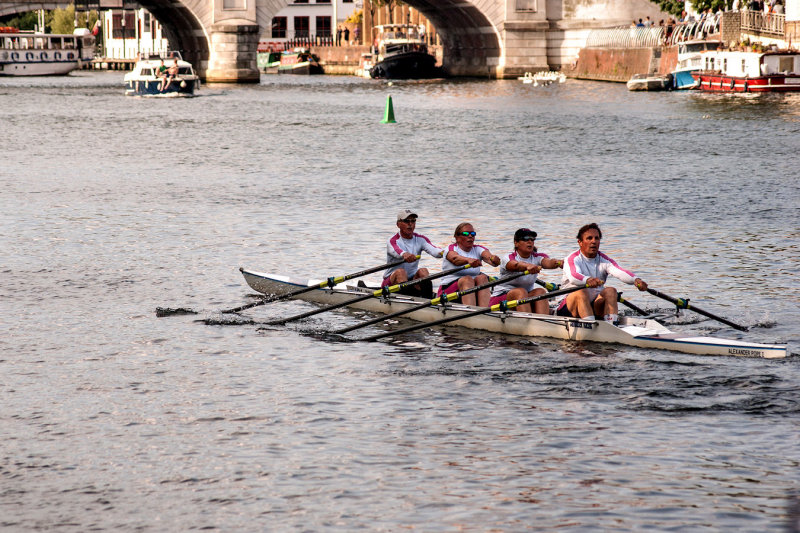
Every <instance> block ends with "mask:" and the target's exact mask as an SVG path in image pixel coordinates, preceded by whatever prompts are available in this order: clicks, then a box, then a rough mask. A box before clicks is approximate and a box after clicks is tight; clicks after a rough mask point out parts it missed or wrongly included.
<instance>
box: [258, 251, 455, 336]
mask: <svg viewBox="0 0 800 533" xmlns="http://www.w3.org/2000/svg"><path fill="white" fill-rule="evenodd" d="M418 257H419V256H418ZM462 268H463V267H458V268H454V269H451V270H447V271H444V272H439V273H437V274H433V275H431V276H428V277H426V278H420V279H412V280H410V281H404V282H403V283H398V284H396V285H390V286H388V287H383V288H380V289H378V290H375V291H372V292H369V293H367V294H364V295H362V296H356V297H355V298H351V299H350V300H346V301H344V302H339V303H338V304H333V305H328V306H326V307H323V308H322V309H314V310H313V311H308V312H306V313H300V314H299V315H294V316H290V317H287V318H279V319H277V320H271V321H269V322H267V323H266V324H267V325H269V326H277V325H280V324H286V323H287V322H293V321H295V320H300V319H301V318H308V317H310V316H314V315H318V314H320V313H324V312H326V311H333V310H334V309H339V308H341V307H346V306H348V305H351V304H354V303H356V302H361V301H364V300H369V299H370V298H380V297H382V296H383V297H388V296H389V295H390V294H391V293H394V292H398V291H399V290H401V289H404V288H406V287H412V286H414V285H418V284H419V283H422V282H423V281H426V280H429V279H435V278H440V277H442V276H446V275H447V274H452V273H453V272H456V271H458V270H462Z"/></svg>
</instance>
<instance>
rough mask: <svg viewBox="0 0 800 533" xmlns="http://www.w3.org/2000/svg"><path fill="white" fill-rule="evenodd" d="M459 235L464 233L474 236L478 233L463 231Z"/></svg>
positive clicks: (467, 235) (466, 235) (465, 235)
mask: <svg viewBox="0 0 800 533" xmlns="http://www.w3.org/2000/svg"><path fill="white" fill-rule="evenodd" d="M459 235H463V236H464V237H474V236H475V235H477V233H475V232H474V231H462V232H461V233H459Z"/></svg>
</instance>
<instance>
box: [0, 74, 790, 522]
mask: <svg viewBox="0 0 800 533" xmlns="http://www.w3.org/2000/svg"><path fill="white" fill-rule="evenodd" d="M287 78H289V79H287ZM123 93H124V91H123V86H122V73H101V72H91V73H89V72H80V73H76V74H75V75H71V76H68V77H65V78H37V79H22V78H3V79H0V121H2V124H3V125H4V128H5V130H4V132H5V135H4V149H3V153H2V156H0V161H1V162H2V164H1V165H0V182H2V187H0V202H2V204H0V205H1V206H2V210H0V241H1V242H2V243H3V251H4V252H5V254H4V265H3V283H2V284H0V297H2V300H3V302H4V303H6V304H7V305H8V306H9V311H8V312H7V313H5V314H4V320H5V322H4V332H5V333H6V334H5V335H3V336H0V347H2V353H3V356H2V357H0V365H1V367H2V375H3V379H2V387H3V391H4V396H3V398H4V405H3V407H4V408H3V424H4V429H5V431H4V435H6V438H5V439H4V442H3V445H2V452H3V457H6V459H7V460H6V461H5V462H4V465H3V466H2V467H0V473H2V475H3V479H4V491H3V492H2V494H0V505H2V508H3V509H5V510H6V513H4V517H3V518H2V519H0V524H2V526H4V527H6V528H8V529H12V530H21V529H38V528H41V529H45V528H60V529H63V530H75V531H85V530H87V529H89V528H92V529H98V530H133V529H137V530H149V531H156V530H176V529H189V528H202V527H205V528H216V529H222V530H237V529H238V530H248V529H253V528H254V526H253V524H254V523H255V524H258V525H257V526H255V528H256V529H264V528H266V529H280V530H287V529H303V530H323V529H325V530H330V529H333V530H342V531H351V530H353V529H356V528H363V529H370V530H391V531H394V530H398V529H403V528H414V527H416V528H421V529H445V530H448V529H467V530H475V531H483V530H486V529H497V530H502V531H516V530H520V529H529V528H538V529H546V530H550V529H555V528H568V529H590V528H592V529H601V530H605V529H608V530H620V529H622V530H644V529H659V530H663V529H667V528H675V529H677V528H681V529H702V528H706V529H707V528H708V527H709V526H708V524H714V528H715V529H728V528H733V527H742V524H747V525H746V526H745V528H747V529H750V530H753V531H764V530H773V531H775V530H781V529H782V528H783V525H784V523H785V518H786V512H787V511H786V509H787V506H788V499H787V498H788V496H789V495H790V494H792V493H796V490H797V488H798V487H797V479H796V476H795V475H794V473H795V470H796V466H797V463H798V461H800V455H798V451H797V450H798V447H797V442H796V440H797V439H796V438H795V437H794V435H796V433H797V431H796V425H797V424H796V423H797V417H798V413H800V409H798V401H797V398H798V388H797V383H798V382H800V375H798V374H799V372H798V367H797V357H796V356H795V357H792V358H789V359H787V360H785V361H762V360H753V359H734V358H704V357H697V356H689V355H683V354H673V353H666V352H651V351H644V350H638V349H633V348H628V347H622V346H616V345H586V344H580V343H568V342H562V341H556V340H552V339H521V338H513V337H509V338H496V337H493V336H489V335H486V334H484V333H479V332H471V331H467V330H465V331H462V330H460V329H458V328H444V329H435V330H430V331H427V330H422V331H418V332H414V333H413V334H410V335H407V336H404V337H402V338H398V339H393V340H391V341H387V342H382V343H358V342H356V343H349V342H339V341H336V340H335V339H333V338H331V336H330V335H326V334H325V333H326V332H327V331H329V330H330V329H333V328H341V327H345V326H347V325H351V324H355V323H357V322H359V321H362V320H364V319H366V318H367V315H364V314H360V313H353V312H349V311H334V312H331V313H326V314H322V315H319V316H316V317H314V318H312V319H309V320H307V321H302V322H298V323H294V324H291V325H288V326H286V327H281V328H276V327H266V328H265V327H263V324H262V323H263V322H265V321H268V320H271V319H275V318H279V317H286V316H291V315H293V314H296V313H300V312H303V311H305V310H308V309H309V307H308V304H304V303H301V302H282V303H274V304H270V305H266V306H260V307H256V308H253V309H251V310H248V311H247V313H245V315H244V316H242V317H239V318H234V317H231V318H228V317H227V316H224V317H223V316H221V315H220V314H219V313H218V311H219V310H220V309H225V308H231V307H236V306H238V305H241V304H243V303H248V302H249V301H251V300H250V299H249V298H248V294H249V293H250V291H249V289H248V288H247V287H246V286H245V284H244V282H243V280H242V279H241V276H240V275H239V272H238V270H237V267H238V266H246V267H252V268H257V269H259V270H265V271H276V272H284V273H295V274H296V275H298V276H301V277H315V278H319V277H326V276H329V275H338V274H342V273H346V272H354V271H357V270H361V269H365V268H369V267H371V266H373V265H376V264H381V263H383V262H384V257H385V255H384V254H385V252H384V250H383V247H384V243H385V240H386V238H387V237H388V236H389V235H390V234H391V233H392V232H394V231H395V229H396V228H395V226H394V219H393V213H395V212H396V211H397V210H398V209H399V208H403V207H413V208H414V209H415V210H417V212H418V213H419V214H420V222H419V224H418V228H417V229H418V231H419V232H421V233H424V234H426V235H427V236H429V237H430V238H431V239H432V240H433V242H434V243H435V244H437V245H441V246H443V245H446V244H448V243H449V242H451V240H452V237H451V235H452V231H453V228H454V227H455V225H456V224H457V223H459V222H461V221H462V220H469V221H471V222H472V223H473V224H474V225H475V227H476V230H477V231H478V241H479V242H480V243H482V244H485V245H486V246H488V247H489V248H490V249H491V250H492V251H493V252H496V253H502V252H505V251H509V250H510V249H511V247H512V244H513V243H512V242H511V241H512V239H511V236H512V235H513V232H514V230H515V229H517V228H518V227H521V226H527V227H533V228H535V229H536V231H537V232H538V233H539V239H538V240H537V246H538V247H539V249H540V250H541V251H544V252H546V253H548V254H549V255H551V256H553V257H564V256H565V255H567V254H568V253H569V252H570V251H572V250H573V249H574V247H575V232H576V230H577V228H578V227H579V226H580V225H581V224H583V223H585V222H589V221H596V222H598V223H599V224H600V225H601V226H602V227H603V230H604V242H603V249H604V251H606V252H607V253H608V254H610V255H611V256H612V257H614V258H615V259H617V260H618V261H619V262H620V263H622V264H623V265H624V266H628V267H630V268H632V269H634V270H635V271H636V272H637V274H639V275H641V276H642V277H643V278H644V279H646V280H647V281H648V282H649V283H650V284H651V286H653V287H657V288H658V289H660V290H663V291H664V292H666V293H668V294H672V295H676V296H681V297H690V298H692V302H693V303H696V304H697V305H699V306H701V307H704V308H707V309H709V310H710V311H712V312H715V313H717V314H720V315H721V316H725V317H727V318H730V319H731V320H733V321H734V322H742V323H746V324H748V325H751V326H753V327H752V329H751V331H749V332H747V333H744V334H743V333H739V332H736V331H733V330H730V329H728V328H725V327H724V326H722V325H721V324H716V323H713V322H711V321H709V320H705V319H702V318H701V317H698V316H696V315H695V316H692V315H686V316H682V317H679V318H677V319H675V320H674V322H675V324H676V326H675V327H676V328H678V329H685V330H688V331H696V332H698V333H701V334H706V333H712V334H718V335H720V336H726V337H746V338H748V339H754V340H758V341H762V342H775V341H780V342H788V343H789V349H790V351H791V352H793V353H795V354H797V353H800V345H799V344H798V340H799V338H798V333H797V331H798V325H800V312H798V305H797V303H798V301H800V298H798V294H799V293H798V290H797V283H796V280H795V279H794V276H793V274H794V272H795V271H796V270H797V265H798V261H797V258H796V257H795V255H796V254H794V248H793V246H792V243H793V242H794V241H796V237H797V228H798V221H799V220H800V216H798V214H799V213H798V205H799V204H798V199H800V198H798V190H797V187H796V181H797V177H796V173H797V165H796V163H795V158H794V153H795V152H797V149H798V148H799V146H798V140H797V139H798V137H797V135H796V133H797V132H796V131H795V130H796V125H795V124H796V121H795V120H794V117H796V116H797V112H798V108H799V107H800V106H799V105H798V99H797V98H796V96H795V95H785V96H762V97H758V98H733V97H727V96H717V95H703V94H698V93H677V92H676V93H664V94H631V93H629V92H628V91H627V90H626V89H625V86H624V85H622V84H619V85H616V84H603V83H591V82H579V81H575V80H568V81H567V83H564V84H558V85H555V84H554V85H550V86H547V87H536V88H534V87H531V86H530V85H523V84H521V83H519V82H517V81H516V80H507V81H491V80H433V81H427V82H425V83H405V82H404V83H399V82H398V83H392V84H391V85H389V83H387V82H379V81H376V80H363V79H359V78H349V77H328V76H319V77H301V76H286V77H284V76H282V77H277V76H264V77H262V83H261V84H260V85H253V86H227V85H207V86H204V87H203V88H202V89H201V91H200V96H199V97H197V98H193V99H171V100H169V101H166V100H158V99H142V98H126V97H124V96H123ZM389 95H391V96H392V98H393V103H394V109H395V115H396V117H397V120H398V123H397V124H393V125H385V124H380V120H381V118H382V115H383V111H384V106H385V104H386V97H387V96H389ZM426 266H428V267H429V268H431V270H434V271H436V270H438V269H439V265H438V264H437V263H436V262H434V261H431V260H430V259H426ZM544 277H545V279H547V280H548V281H556V282H557V281H559V280H558V277H557V276H554V275H553V274H552V273H548V274H547V275H545V276H544ZM625 295H626V297H629V298H631V299H632V300H633V301H634V303H636V304H638V305H641V306H643V307H645V308H647V309H665V306H664V302H662V301H660V300H654V299H653V298H651V297H649V296H647V295H641V294H638V293H637V292H636V291H631V289H630V288H626V289H625ZM158 306H164V307H173V308H177V307H187V308H191V309H196V310H200V314H199V315H183V316H173V317H169V318H157V317H156V316H155V313H154V310H155V308H156V307H158ZM405 323H406V322H404V321H400V322H399V323H398V324H397V326H400V325H404V324H405ZM207 324H212V325H207ZM397 326H395V327H397ZM384 327H385V326H383V325H376V326H372V327H370V328H365V329H364V330H363V331H362V334H367V333H368V332H376V331H377V330H378V329H380V328H384ZM765 480H768V481H769V482H768V483H767V482H765ZM143 509H147V512H143ZM262 524H263V525H262ZM534 524H535V525H534Z"/></svg>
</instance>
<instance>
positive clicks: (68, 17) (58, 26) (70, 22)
mask: <svg viewBox="0 0 800 533" xmlns="http://www.w3.org/2000/svg"><path fill="white" fill-rule="evenodd" d="M50 13H51V15H52V18H51V19H50V33H72V30H74V29H75V6H69V7H67V8H66V9H55V10H53V11H51V12H50Z"/></svg>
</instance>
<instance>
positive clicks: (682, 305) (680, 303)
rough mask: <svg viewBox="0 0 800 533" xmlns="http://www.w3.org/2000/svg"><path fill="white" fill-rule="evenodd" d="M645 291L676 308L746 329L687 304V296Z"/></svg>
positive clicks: (740, 329)
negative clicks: (689, 310)
mask: <svg viewBox="0 0 800 533" xmlns="http://www.w3.org/2000/svg"><path fill="white" fill-rule="evenodd" d="M647 292H649V293H650V294H652V295H653V296H658V297H659V298H661V299H663V300H666V301H668V302H672V303H674V304H675V305H676V306H677V307H678V309H691V310H692V311H694V312H695V313H698V314H700V315H703V316H707V317H708V318H713V319H714V320H717V321H719V322H722V323H723V324H725V325H728V326H730V327H732V328H734V329H738V330H739V331H747V328H746V327H745V326H742V325H739V324H736V323H735V322H731V321H730V320H727V319H725V318H722V317H720V316H717V315H715V314H712V313H709V312H708V311H705V310H703V309H700V308H698V307H696V306H694V305H691V304H689V299H688V298H686V299H683V298H675V297H674V296H670V295H669V294H664V293H663V292H661V291H657V290H655V289H651V288H650V287H648V288H647Z"/></svg>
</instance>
